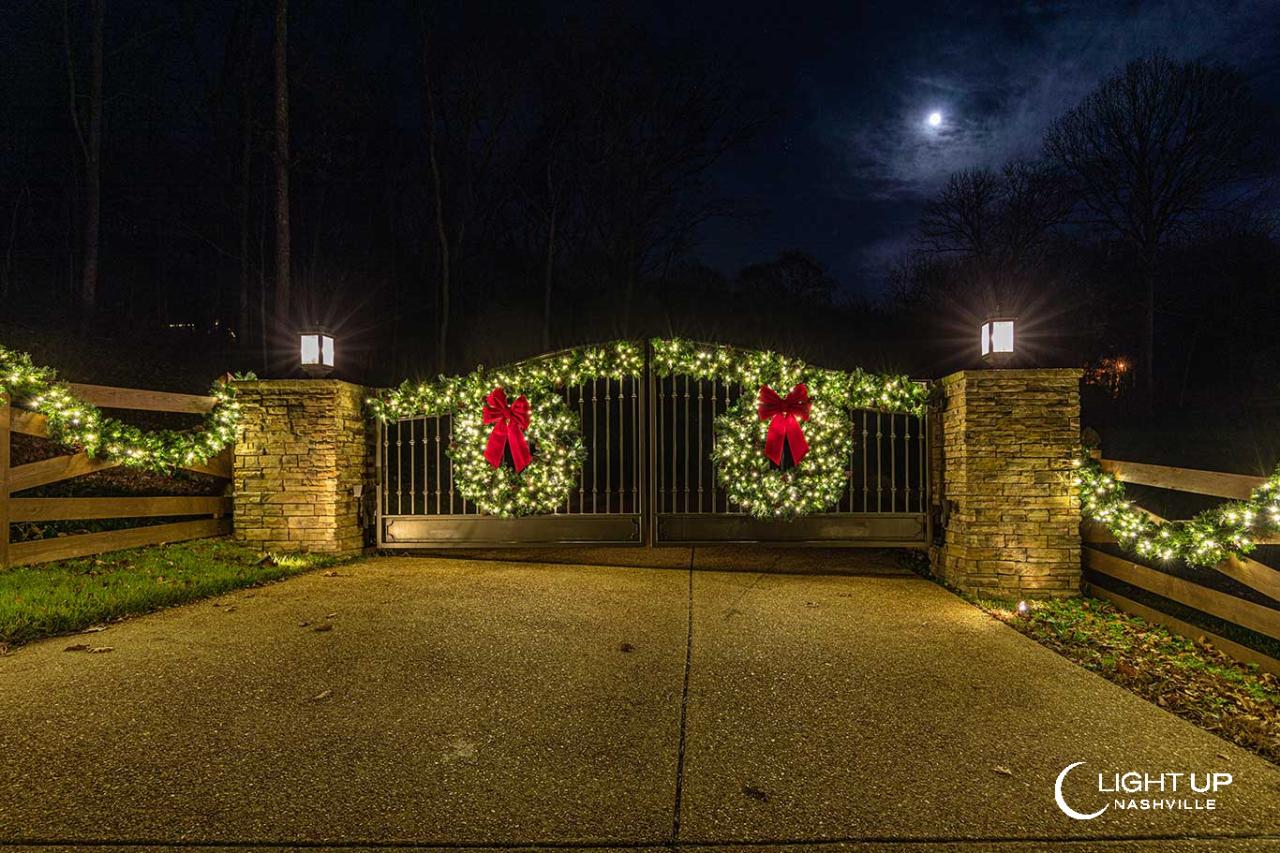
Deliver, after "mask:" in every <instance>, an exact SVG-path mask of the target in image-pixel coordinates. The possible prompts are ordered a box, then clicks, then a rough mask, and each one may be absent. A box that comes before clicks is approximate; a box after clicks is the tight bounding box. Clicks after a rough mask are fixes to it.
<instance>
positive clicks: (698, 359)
mask: <svg viewBox="0 0 1280 853" xmlns="http://www.w3.org/2000/svg"><path fill="white" fill-rule="evenodd" d="M652 347H653V359H654V368H655V370H656V371H657V373H658V374H659V375H660V376H670V375H675V374H679V375H682V376H691V377H693V378H695V379H712V380H717V381H721V382H726V383H732V384H738V385H741V386H742V387H743V388H744V389H746V391H745V392H744V393H743V394H742V396H740V397H739V398H738V399H737V400H736V401H734V402H733V404H732V405H730V407H729V409H728V410H727V411H726V412H725V413H724V414H723V415H721V416H720V417H718V418H716V421H715V427H714V428H715V433H716V445H715V449H714V451H713V453H712V457H713V458H714V459H715V462H716V474H717V479H718V480H719V482H720V484H721V485H722V486H724V488H725V490H726V492H727V493H728V496H729V499H730V500H731V501H732V502H733V503H735V504H737V505H738V506H741V507H742V508H743V509H745V510H746V511H747V512H748V513H750V514H751V515H753V516H756V517H758V518H794V517H796V516H800V515H807V514H809V513H814V512H823V511H825V510H828V509H830V508H831V507H832V506H834V505H835V504H836V503H837V502H838V501H839V500H840V496H841V494H842V493H843V492H844V489H845V486H846V484H847V482H848V460H849V453H850V450H851V448H852V443H853V422H852V421H851V419H850V415H849V411H850V410H851V409H858V408H872V409H884V410H891V411H901V412H907V413H909V414H914V415H921V414H923V413H924V410H925V406H926V403H927V398H928V389H927V388H926V387H925V386H924V385H922V384H919V383H916V382H912V381H911V380H910V379H908V378H906V377H905V376H882V375H877V374H871V373H866V372H865V371H862V370H854V371H852V372H845V371H841V370H823V369H819V368H816V367H811V366H810V365H808V364H806V363H805V362H803V361H801V360H799V359H794V358H788V357H786V356H783V355H779V354H778V353H774V352H769V351H766V350H740V349H735V348H733V347H725V346H715V345H708V344H698V343H695V342H693V341H687V340H681V339H658V340H654V341H653V342H652ZM802 382H803V383H804V384H805V385H806V387H807V388H808V391H809V399H810V400H811V401H812V403H813V407H812V410H811V412H810V415H809V420H808V421H806V422H805V423H804V435H805V441H806V442H807V443H808V445H809V453H808V455H806V456H805V458H804V459H803V460H802V461H801V462H800V464H798V465H796V466H795V467H793V468H790V469H788V470H785V471H784V470H781V469H779V468H776V467H774V466H773V464H772V463H770V461H769V460H768V459H767V458H766V457H765V455H764V453H763V448H764V442H765V436H766V435H767V434H768V431H769V424H768V423H767V422H765V421H761V420H760V418H759V416H758V415H757V398H756V392H758V391H759V389H760V386H762V385H769V386H770V387H771V388H773V389H774V390H775V391H777V392H778V394H780V395H783V396H785V395H786V394H787V393H789V392H790V391H791V389H792V388H794V387H795V386H796V385H797V384H799V383H802Z"/></svg>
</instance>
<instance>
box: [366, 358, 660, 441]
mask: <svg viewBox="0 0 1280 853" xmlns="http://www.w3.org/2000/svg"><path fill="white" fill-rule="evenodd" d="M643 370H644V353H642V352H641V351H640V348H639V347H638V346H636V345H635V344H634V343H631V342H630V341H617V342H614V343H612V344H606V345H603V346H591V347H580V348H578V349H572V350H565V351H564V352H559V353H554V354H552V355H547V356H543V357H542V358H536V359H531V360H529V361H523V362H520V363H519V364H513V365H509V366H506V367H501V368H495V369H492V370H490V369H487V368H485V367H484V366H483V365H482V366H480V367H477V368H476V369H475V370H473V371H472V372H471V373H468V374H466V375H465V376H441V377H439V378H437V379H436V380H435V381H429V382H417V383H414V382H408V381H406V382H403V383H401V385H400V387H399V388H396V389H394V390H391V391H384V392H382V393H381V394H378V395H376V396H374V397H371V398H370V399H369V401H368V402H369V409H370V411H372V412H373V414H374V416H375V417H377V418H378V419H379V420H382V421H393V420H400V419H404V418H422V417H427V418H434V417H440V416H441V415H450V414H453V413H454V412H457V411H460V410H461V409H462V408H464V407H466V408H472V407H475V408H477V410H478V407H479V406H481V405H483V403H484V398H485V396H487V395H488V394H489V392H490V391H492V390H493V389H494V388H497V387H499V386H501V387H503V388H507V389H508V395H509V399H515V397H514V396H510V393H511V391H515V393H516V394H517V395H518V394H519V393H520V391H518V390H516V389H524V393H525V394H526V395H527V394H528V393H529V390H530V389H535V388H557V389H558V388H564V387H566V386H569V385H578V384H580V383H582V382H586V381H589V380H592V379H606V378H607V379H621V378H623V377H624V376H638V375H640V373H641V372H642V371H643ZM477 394H479V403H477V402H476V399H477V398H476V395H477ZM530 402H532V400H530Z"/></svg>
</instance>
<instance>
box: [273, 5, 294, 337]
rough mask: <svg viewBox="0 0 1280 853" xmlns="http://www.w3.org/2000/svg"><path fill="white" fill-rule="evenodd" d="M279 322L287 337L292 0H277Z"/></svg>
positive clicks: (276, 160)
mask: <svg viewBox="0 0 1280 853" xmlns="http://www.w3.org/2000/svg"><path fill="white" fill-rule="evenodd" d="M274 59H275V84H276V90H275V91H276V97H275V178H276V180H275V186H276V205H275V212H276V235H275V236H276V255H275V268H276V276H275V278H276V281H275V285H276V299H275V322H276V327H277V329H278V334H279V335H280V338H281V339H282V340H283V339H284V338H285V337H286V336H287V335H288V333H289V331H290V329H289V319H290V297H291V294H290V246H289V238H290V231H289V0H276V22H275V45H274Z"/></svg>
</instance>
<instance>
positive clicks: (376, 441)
mask: <svg viewBox="0 0 1280 853" xmlns="http://www.w3.org/2000/svg"><path fill="white" fill-rule="evenodd" d="M386 429H387V425H386V423H385V422H384V421H382V420H381V419H379V420H378V422H377V425H376V426H375V427H374V430H375V431H374V434H373V482H374V487H375V488H376V490H377V495H378V502H377V506H375V507H374V510H373V512H374V516H373V523H374V531H375V535H376V537H377V538H376V539H375V540H374V541H375V542H377V543H379V544H381V543H382V508H383V506H384V505H385V504H383V502H382V484H383V483H384V482H386V479H387V477H386V474H385V472H384V470H383V458H384V457H383V453H382V442H383V436H384V433H385V432H386ZM0 488H3V487H0ZM5 497H6V498H7V497H8V493H7V492H6V494H5Z"/></svg>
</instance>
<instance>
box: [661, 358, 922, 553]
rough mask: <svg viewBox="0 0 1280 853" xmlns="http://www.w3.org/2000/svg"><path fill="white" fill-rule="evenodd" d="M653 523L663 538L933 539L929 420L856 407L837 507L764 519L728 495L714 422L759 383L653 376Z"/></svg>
mask: <svg viewBox="0 0 1280 853" xmlns="http://www.w3.org/2000/svg"><path fill="white" fill-rule="evenodd" d="M650 383H651V386H650V398H649V399H650V406H649V437H650V452H651V453H652V459H651V469H650V478H649V483H650V498H651V500H650V508H651V512H650V514H649V520H650V523H651V524H652V528H651V541H652V542H654V543H655V544H658V545H664V544H666V545H674V544H711V543H717V542H761V543H777V544H791V545H839V546H863V547H878V548H886V547H921V546H924V545H925V544H927V542H928V534H929V530H928V526H929V525H928V500H929V496H928V482H929V478H928V442H927V436H926V430H927V428H928V424H927V421H926V419H925V418H924V417H917V416H915V415H908V414H903V413H896V414H891V413H889V412H879V411H874V410H867V409H855V410H853V411H852V412H851V418H852V421H853V436H852V438H853V441H852V452H851V453H850V456H849V464H848V468H847V471H846V480H847V485H846V488H845V490H844V492H843V494H842V495H841V498H840V500H839V502H838V503H837V504H836V506H834V507H832V508H831V510H830V511H829V512H824V513H816V514H813V515H807V516H802V517H800V518H797V519H793V520H772V519H757V518H753V517H752V516H750V515H748V514H746V513H744V512H743V511H742V509H741V508H740V507H737V506H734V505H733V504H731V503H730V502H729V500H728V497H727V495H726V494H725V490H724V489H723V488H722V487H721V486H720V485H719V483H718V482H717V479H716V469H715V463H714V461H713V460H712V451H713V450H714V449H715V441H716V437H715V430H714V428H713V425H714V421H715V419H716V418H717V417H718V416H720V415H721V414H723V413H724V412H725V410H726V409H727V408H728V407H729V406H730V404H732V403H733V402H735V401H736V400H737V399H738V397H739V395H741V394H742V393H748V394H752V395H754V394H755V393H756V392H757V389H754V388H751V389H743V388H742V387H740V386H738V385H735V384H732V383H729V384H726V383H724V382H721V381H718V380H711V379H697V378H693V377H690V376H685V375H679V374H676V375H672V376H657V375H654V374H653V373H652V372H651V373H650Z"/></svg>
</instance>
